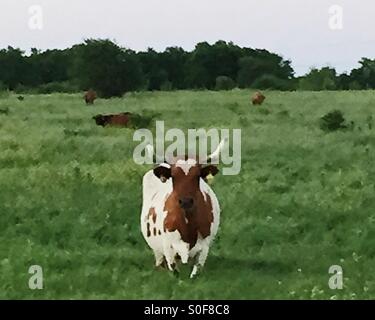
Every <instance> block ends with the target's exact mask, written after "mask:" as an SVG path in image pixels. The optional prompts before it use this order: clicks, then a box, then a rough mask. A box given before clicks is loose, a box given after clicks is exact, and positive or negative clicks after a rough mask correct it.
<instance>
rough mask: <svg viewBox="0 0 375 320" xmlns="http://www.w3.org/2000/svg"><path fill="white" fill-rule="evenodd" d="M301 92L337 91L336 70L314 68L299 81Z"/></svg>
mask: <svg viewBox="0 0 375 320" xmlns="http://www.w3.org/2000/svg"><path fill="white" fill-rule="evenodd" d="M299 89H301V90H312V91H320V90H335V89H336V70H335V69H333V68H330V67H324V68H321V69H316V68H313V69H311V70H310V72H309V73H308V74H307V75H305V76H304V77H302V78H301V79H300V81H299Z"/></svg>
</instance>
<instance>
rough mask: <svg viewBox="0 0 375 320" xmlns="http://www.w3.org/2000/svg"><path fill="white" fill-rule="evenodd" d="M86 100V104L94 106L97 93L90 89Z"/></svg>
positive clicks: (86, 94)
mask: <svg viewBox="0 0 375 320" xmlns="http://www.w3.org/2000/svg"><path fill="white" fill-rule="evenodd" d="M84 98H85V101H86V104H94V101H95V99H96V98H97V95H96V92H95V91H94V90H92V89H90V90H89V91H87V92H86V93H85V96H84Z"/></svg>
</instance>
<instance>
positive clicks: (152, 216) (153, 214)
mask: <svg viewBox="0 0 375 320" xmlns="http://www.w3.org/2000/svg"><path fill="white" fill-rule="evenodd" d="M148 218H149V219H152V221H153V222H154V223H156V211H155V208H150V210H149V211H148Z"/></svg>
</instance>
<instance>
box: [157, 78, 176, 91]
mask: <svg viewBox="0 0 375 320" xmlns="http://www.w3.org/2000/svg"><path fill="white" fill-rule="evenodd" d="M172 89H173V87H172V82H170V81H168V80H167V81H164V82H163V83H162V84H161V85H160V90H161V91H171V90H172Z"/></svg>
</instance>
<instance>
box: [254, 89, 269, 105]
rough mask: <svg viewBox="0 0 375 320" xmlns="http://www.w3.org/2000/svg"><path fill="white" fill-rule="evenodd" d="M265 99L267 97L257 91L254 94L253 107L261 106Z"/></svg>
mask: <svg viewBox="0 0 375 320" xmlns="http://www.w3.org/2000/svg"><path fill="white" fill-rule="evenodd" d="M265 99H266V97H265V96H264V95H263V94H262V93H261V92H259V91H257V92H255V93H254V95H253V97H252V98H251V101H252V102H253V105H261V104H262V103H263V101H264V100H265Z"/></svg>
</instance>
